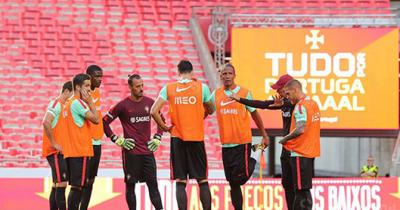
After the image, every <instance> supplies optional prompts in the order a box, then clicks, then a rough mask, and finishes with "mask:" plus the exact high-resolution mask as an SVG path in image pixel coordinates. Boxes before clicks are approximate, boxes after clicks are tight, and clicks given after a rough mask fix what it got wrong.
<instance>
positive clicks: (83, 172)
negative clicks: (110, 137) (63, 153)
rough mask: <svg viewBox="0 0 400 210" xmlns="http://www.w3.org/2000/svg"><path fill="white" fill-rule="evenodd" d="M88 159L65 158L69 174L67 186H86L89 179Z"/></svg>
mask: <svg viewBox="0 0 400 210" xmlns="http://www.w3.org/2000/svg"><path fill="white" fill-rule="evenodd" d="M90 159H91V158H90V157H69V158H66V160H67V166H68V174H69V184H70V185H71V186H76V187H83V186H85V185H86V184H87V182H88V181H89V177H90V170H89V162H90Z"/></svg>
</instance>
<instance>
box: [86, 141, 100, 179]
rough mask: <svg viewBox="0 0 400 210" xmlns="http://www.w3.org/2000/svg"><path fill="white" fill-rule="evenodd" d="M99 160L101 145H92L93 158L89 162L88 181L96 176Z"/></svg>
mask: <svg viewBox="0 0 400 210" xmlns="http://www.w3.org/2000/svg"><path fill="white" fill-rule="evenodd" d="M100 158H101V145H93V157H91V158H90V161H89V170H90V174H89V179H94V178H95V177H96V176H97V171H98V170H99V165H100Z"/></svg>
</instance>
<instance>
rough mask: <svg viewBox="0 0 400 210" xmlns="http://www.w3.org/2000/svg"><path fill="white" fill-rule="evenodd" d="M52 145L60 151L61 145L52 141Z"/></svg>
mask: <svg viewBox="0 0 400 210" xmlns="http://www.w3.org/2000/svg"><path fill="white" fill-rule="evenodd" d="M52 146H53V148H54V149H56V150H57V151H58V152H60V153H61V152H62V148H61V145H59V144H57V143H54V144H53V145H52Z"/></svg>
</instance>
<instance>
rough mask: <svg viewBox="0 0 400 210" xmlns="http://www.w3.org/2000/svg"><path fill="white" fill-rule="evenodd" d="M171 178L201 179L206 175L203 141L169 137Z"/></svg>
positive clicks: (205, 156) (205, 177)
mask: <svg viewBox="0 0 400 210" xmlns="http://www.w3.org/2000/svg"><path fill="white" fill-rule="evenodd" d="M170 156H171V179H172V180H175V179H182V180H186V179H187V177H188V176H189V179H197V180H203V179H207V177H208V168H207V155H206V150H205V147H204V142H203V141H201V142H198V141H182V140H181V139H179V138H177V137H171V153H170Z"/></svg>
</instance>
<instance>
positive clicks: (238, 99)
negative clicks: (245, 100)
mask: <svg viewBox="0 0 400 210" xmlns="http://www.w3.org/2000/svg"><path fill="white" fill-rule="evenodd" d="M229 98H230V99H232V100H235V101H240V97H239V96H238V95H236V93H232V94H231V95H230V96H229Z"/></svg>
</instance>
